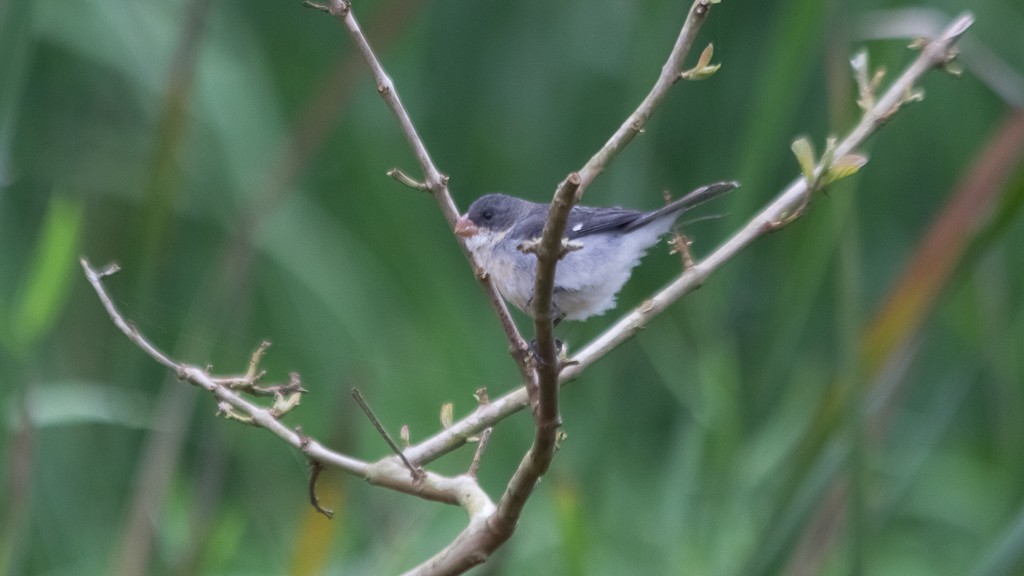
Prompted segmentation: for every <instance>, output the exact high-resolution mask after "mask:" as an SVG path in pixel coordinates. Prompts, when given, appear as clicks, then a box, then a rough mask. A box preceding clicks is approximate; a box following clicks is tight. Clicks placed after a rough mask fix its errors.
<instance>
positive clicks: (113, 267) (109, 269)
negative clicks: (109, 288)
mask: <svg viewBox="0 0 1024 576" xmlns="http://www.w3.org/2000/svg"><path fill="white" fill-rule="evenodd" d="M120 271H121V265H120V264H118V263H117V262H111V263H110V264H107V265H106V266H104V267H103V268H102V269H101V270H100V271H98V272H96V277H97V278H99V279H101V280H102V279H103V278H106V277H107V276H113V275H114V274H117V273H118V272H120Z"/></svg>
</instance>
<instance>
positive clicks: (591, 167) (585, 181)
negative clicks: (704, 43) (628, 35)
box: [576, 0, 712, 201]
mask: <svg viewBox="0 0 1024 576" xmlns="http://www.w3.org/2000/svg"><path fill="white" fill-rule="evenodd" d="M711 4H712V2H711V1H709V0H697V1H696V2H694V3H693V5H691V6H690V11H689V13H688V14H687V17H686V20H685V21H684V23H683V27H682V29H680V30H679V37H678V38H676V43H675V45H674V46H673V47H672V51H671V52H670V53H669V56H668V60H666V61H665V64H664V65H663V66H662V67H661V74H659V75H658V79H657V80H656V81H655V82H654V86H652V87H651V91H650V92H648V94H647V96H646V97H645V98H644V99H643V101H642V102H641V103H640V105H639V106H638V107H637V109H636V110H635V111H633V113H632V114H630V115H629V117H628V118H626V120H625V122H623V123H622V125H621V126H619V128H618V130H616V131H615V133H614V134H612V136H611V138H609V139H608V141H607V142H605V144H604V146H602V147H601V149H600V150H598V151H597V153H596V154H594V156H592V157H591V158H590V160H588V161H587V163H586V164H585V165H584V166H583V168H580V170H579V175H580V186H579V189H578V190H577V192H576V199H577V201H578V200H579V199H580V198H582V197H583V194H584V192H586V189H587V187H588V186H590V183H591V182H593V181H594V179H595V178H597V175H598V174H600V173H601V172H602V171H604V169H605V167H606V166H608V163H609V162H611V160H612V158H614V157H615V155H617V154H618V153H619V152H621V151H622V149H623V148H625V147H626V145H627V144H629V143H630V142H632V141H633V138H636V136H637V135H638V134H640V133H641V132H643V130H644V126H646V125H647V120H648V119H649V118H650V117H651V114H652V113H653V112H654V109H655V108H656V107H657V106H658V104H660V103H661V101H662V100H663V99H664V98H665V95H666V94H668V91H669V89H670V88H671V87H672V85H673V84H675V83H676V81H677V80H678V79H679V74H680V73H681V72H682V70H683V64H684V63H685V62H686V56H687V55H688V54H689V53H690V47H692V46H693V41H694V39H695V38H696V37H697V32H698V31H700V28H701V26H702V25H703V24H704V21H705V20H707V17H708V13H709V12H710V11H711Z"/></svg>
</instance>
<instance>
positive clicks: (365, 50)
mask: <svg viewBox="0 0 1024 576" xmlns="http://www.w3.org/2000/svg"><path fill="white" fill-rule="evenodd" d="M306 4H307V5H311V6H312V7H314V8H317V9H320V10H323V11H325V12H328V13H330V14H331V15H333V16H335V17H336V18H340V19H341V21H342V23H343V24H344V25H345V28H346V29H348V31H349V35H350V36H351V37H352V41H353V42H354V43H355V45H356V48H357V49H358V50H359V52H360V53H361V54H362V55H363V59H364V60H365V61H366V63H367V65H368V66H369V67H370V72H371V73H372V74H373V79H374V82H375V83H376V86H377V92H378V93H379V94H380V96H381V98H383V99H384V102H385V103H386V104H387V106H388V108H389V109H390V110H391V113H392V114H393V115H394V116H395V119H396V120H398V125H399V127H400V128H401V130H402V134H403V135H404V136H405V140H406V142H407V143H408V144H409V147H410V148H411V149H412V151H413V154H415V156H416V160H417V161H418V162H419V165H420V169H421V170H422V171H423V183H422V184H423V186H425V189H426V190H429V191H430V193H431V194H432V195H433V196H434V200H435V201H436V202H437V205H438V208H439V209H440V210H441V215H442V216H444V219H445V221H447V222H448V228H449V229H451V230H452V231H453V233H454V230H455V222H456V221H457V220H458V218H459V210H458V208H457V207H456V206H455V201H454V200H452V196H451V193H450V191H449V190H448V177H447V176H445V175H443V174H441V171H440V170H438V168H437V166H436V165H435V164H434V161H433V160H432V159H431V158H430V153H429V152H427V147H426V145H425V144H424V143H423V139H422V138H420V135H419V133H418V132H417V131H416V126H415V125H414V124H413V123H412V119H411V118H410V116H409V112H408V111H407V110H406V109H405V105H404V104H402V99H401V98H400V97H399V95H398V89H397V88H396V87H395V84H394V82H393V81H392V80H391V77H390V76H389V75H388V73H387V72H386V71H385V70H384V67H383V66H382V65H381V63H380V60H379V59H378V58H377V55H376V54H375V53H374V51H373V48H372V47H371V46H370V42H369V41H368V40H367V39H366V36H365V35H364V34H363V30H362V28H361V27H360V26H359V22H358V21H357V20H356V17H355V15H354V14H353V13H352V9H351V6H350V5H349V3H348V2H347V1H343V0H330V3H329V4H326V5H317V4H311V3H310V2H306ZM410 181H411V182H415V183H416V186H414V187H415V188H417V189H418V188H419V186H418V184H419V182H418V181H416V180H415V179H412V178H410ZM403 183H405V182H403ZM405 184H406V185H408V183H405ZM459 246H460V247H461V248H462V253H463V256H465V258H466V260H468V261H469V263H470V266H471V267H472V268H473V272H474V274H475V275H476V277H477V280H478V281H479V282H480V285H481V286H482V287H483V289H484V292H485V293H486V294H487V299H488V301H489V302H490V303H491V307H492V308H494V312H495V314H497V316H498V320H499V322H500V323H501V327H502V329H503V330H504V331H505V337H506V338H507V339H508V342H509V349H510V352H511V354H512V357H513V359H515V361H516V366H517V367H518V368H519V374H520V375H521V376H522V377H523V379H524V380H526V379H529V377H530V370H529V367H528V365H527V364H528V358H529V346H528V345H527V344H526V340H524V339H523V337H522V335H521V334H520V333H519V328H518V327H517V326H516V323H515V322H514V321H513V320H512V315H511V314H510V313H509V311H508V306H507V305H506V304H505V301H504V300H503V299H502V297H501V294H499V293H498V289H497V288H495V287H494V284H493V283H492V282H491V279H490V278H489V277H488V276H487V275H486V274H484V273H483V267H481V266H480V264H479V263H478V262H477V261H476V258H475V257H474V256H473V254H472V253H471V252H470V251H469V249H467V248H466V245H465V243H463V242H459Z"/></svg>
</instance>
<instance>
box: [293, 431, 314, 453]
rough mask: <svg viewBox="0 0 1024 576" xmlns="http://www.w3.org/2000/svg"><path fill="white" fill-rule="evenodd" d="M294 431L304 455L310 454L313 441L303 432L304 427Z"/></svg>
mask: <svg viewBox="0 0 1024 576" xmlns="http://www.w3.org/2000/svg"><path fill="white" fill-rule="evenodd" d="M293 430H295V434H296V435H297V436H298V437H299V450H302V452H303V453H308V451H309V445H310V443H311V442H312V441H313V440H312V438H310V437H309V436H307V435H306V433H305V432H303V431H302V426H296V427H295V428H293Z"/></svg>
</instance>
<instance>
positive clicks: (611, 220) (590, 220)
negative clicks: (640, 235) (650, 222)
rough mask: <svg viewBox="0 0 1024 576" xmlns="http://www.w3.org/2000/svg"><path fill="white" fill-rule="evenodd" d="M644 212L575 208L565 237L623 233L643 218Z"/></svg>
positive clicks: (566, 227) (571, 238)
mask: <svg viewBox="0 0 1024 576" xmlns="http://www.w3.org/2000/svg"><path fill="white" fill-rule="evenodd" d="M645 215H646V213H645V212H637V211H636V210H627V209H625V208H618V207H613V208H590V207H587V206H576V207H575V208H573V209H572V212H570V213H569V222H568V223H567V224H566V226H565V235H566V237H568V238H569V239H570V240H574V239H576V238H580V237H583V236H587V235H589V234H597V233H601V232H612V233H614V232H623V231H625V230H627V229H628V228H629V227H630V225H631V224H633V223H634V222H636V221H637V220H639V219H640V218H643V217H644V216H645Z"/></svg>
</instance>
